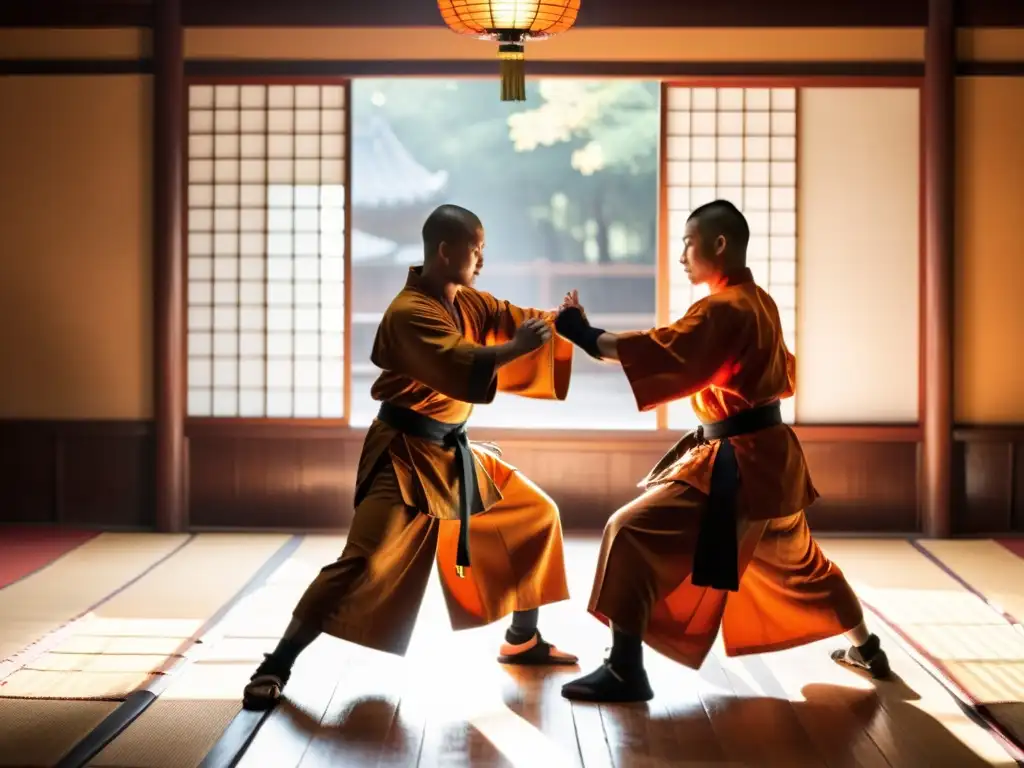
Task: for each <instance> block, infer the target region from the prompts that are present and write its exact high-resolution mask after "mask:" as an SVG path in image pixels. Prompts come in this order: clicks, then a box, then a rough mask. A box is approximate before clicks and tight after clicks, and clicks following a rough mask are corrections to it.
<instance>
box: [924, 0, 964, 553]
mask: <svg viewBox="0 0 1024 768" xmlns="http://www.w3.org/2000/svg"><path fill="white" fill-rule="evenodd" d="M924 73H925V74H924V104H923V109H924V122H925V147H924V164H925V167H924V178H925V185H924V186H925V191H924V206H925V211H924V219H925V259H924V274H923V275H922V277H923V281H924V297H923V298H924V321H925V322H924V327H923V328H922V329H921V332H922V333H923V334H924V336H925V344H924V349H925V355H924V409H923V415H924V423H923V427H924V446H923V448H924V450H923V458H924V466H923V470H924V471H923V485H924V488H923V491H924V493H923V502H924V504H923V513H924V514H923V521H922V522H923V527H924V533H925V535H927V536H931V537H936V538H944V537H948V536H949V535H950V533H951V514H950V513H951V505H952V474H953V258H954V240H953V236H954V232H953V217H954V213H955V210H954V208H955V195H956V192H955V177H954V170H955V156H954V154H955V151H956V147H955V144H954V134H955V121H956V105H955V101H956V24H955V20H954V0H929V1H928V27H927V29H926V31H925V55H924Z"/></svg>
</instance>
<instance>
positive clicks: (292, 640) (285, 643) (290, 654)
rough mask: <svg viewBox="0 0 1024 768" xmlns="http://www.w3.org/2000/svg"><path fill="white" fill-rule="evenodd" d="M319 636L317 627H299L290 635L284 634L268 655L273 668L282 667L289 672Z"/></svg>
mask: <svg viewBox="0 0 1024 768" xmlns="http://www.w3.org/2000/svg"><path fill="white" fill-rule="evenodd" d="M319 635H320V629H319V628H318V627H310V626H300V627H299V628H298V630H296V631H295V632H293V633H292V634H291V635H288V634H286V635H285V636H284V637H282V638H281V640H280V641H279V642H278V644H277V648H275V649H274V652H273V653H272V654H270V658H271V659H273V664H274V667H275V668H276V667H282V668H283V669H286V670H290V669H291V668H292V666H294V664H295V660H296V659H297V658H298V657H299V654H300V653H302V652H303V651H304V650H306V648H308V647H309V646H310V644H311V643H312V642H313V641H314V640H316V639H317V637H319Z"/></svg>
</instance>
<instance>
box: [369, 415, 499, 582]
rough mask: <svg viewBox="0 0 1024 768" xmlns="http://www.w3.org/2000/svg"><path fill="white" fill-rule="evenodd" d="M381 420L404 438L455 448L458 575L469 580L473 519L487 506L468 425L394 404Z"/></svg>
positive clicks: (456, 568)
mask: <svg viewBox="0 0 1024 768" xmlns="http://www.w3.org/2000/svg"><path fill="white" fill-rule="evenodd" d="M377 419H378V420H379V421H382V422H383V423H385V424H387V425H388V426H389V427H391V428H392V429H395V430H397V431H399V432H401V433H402V434H403V435H408V436H409V437H414V438H416V439H419V440H427V441H429V442H431V443H435V444H436V445H442V446H444V447H445V448H454V449H455V462H456V466H457V469H458V472H459V544H458V549H457V550H456V554H455V572H456V573H457V574H458V575H459V578H465V569H466V568H468V567H469V517H470V515H472V514H474V513H476V512H482V511H483V506H484V505H483V501H482V500H481V497H480V486H479V484H478V483H477V478H476V462H475V460H474V458H473V450H472V449H471V448H470V446H469V433H468V432H467V431H466V422H464V421H463V422H461V423H459V424H448V423H446V422H443V421H438V420H437V419H432V418H430V417H429V416H424V415H423V414H422V413H417V412H416V411H413V410H411V409H409V408H401V407H399V406H397V405H392V404H391V403H381V404H380V410H379V411H378V412H377Z"/></svg>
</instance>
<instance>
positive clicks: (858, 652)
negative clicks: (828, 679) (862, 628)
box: [832, 634, 892, 680]
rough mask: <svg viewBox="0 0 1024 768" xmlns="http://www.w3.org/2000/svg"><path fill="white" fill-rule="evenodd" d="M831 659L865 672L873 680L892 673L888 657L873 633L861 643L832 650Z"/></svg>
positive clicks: (881, 678)
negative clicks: (843, 648) (844, 648)
mask: <svg viewBox="0 0 1024 768" xmlns="http://www.w3.org/2000/svg"><path fill="white" fill-rule="evenodd" d="M832 661H834V662H836V663H837V664H843V665H845V666H847V667H853V668H854V669H859V670H862V671H864V672H867V673H869V674H870V675H871V677H873V678H874V679H875V680H885V679H886V678H887V677H889V676H890V675H891V674H892V670H891V669H890V667H889V657H888V656H886V655H885V651H883V650H882V641H881V640H879V639H878V635H874V634H872V635H871V636H870V637H868V639H867V640H866V641H865V642H864V644H863V645H852V646H850V647H849V648H847V649H846V650H845V651H844V650H842V649H838V650H835V651H832Z"/></svg>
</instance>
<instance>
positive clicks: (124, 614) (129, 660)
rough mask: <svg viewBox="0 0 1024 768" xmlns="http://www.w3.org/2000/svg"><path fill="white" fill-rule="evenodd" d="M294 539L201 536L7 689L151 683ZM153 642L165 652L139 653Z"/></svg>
mask: <svg viewBox="0 0 1024 768" xmlns="http://www.w3.org/2000/svg"><path fill="white" fill-rule="evenodd" d="M288 539H289V537H288V536H287V535H284V534H202V535H200V536H197V537H196V538H194V539H193V540H192V541H190V542H189V543H188V544H186V545H185V546H184V547H182V548H181V549H180V550H178V551H177V552H176V553H175V554H174V555H173V556H172V557H170V558H168V559H167V560H165V561H164V562H162V563H160V564H159V565H157V566H156V567H155V568H153V569H152V570H151V571H150V572H148V573H146V574H145V575H144V576H143V577H142V578H140V579H139V580H138V581H136V582H135V583H133V584H131V585H130V586H128V587H127V588H125V589H124V590H123V591H121V592H119V593H118V594H116V595H114V596H113V597H112V598H110V599H109V600H107V601H106V602H104V603H103V604H102V605H100V606H98V607H97V608H96V609H95V610H94V611H92V613H91V615H90V616H89V617H88V619H87V620H85V621H83V622H80V623H79V624H78V625H77V626H76V627H75V631H74V633H73V634H72V635H71V636H70V637H69V638H68V639H67V640H66V641H64V642H62V643H61V644H59V645H58V646H57V647H55V648H53V649H52V650H49V651H48V652H47V653H44V654H42V655H41V656H39V657H38V658H34V659H31V660H29V661H28V662H27V663H26V664H25V665H24V667H23V668H22V669H20V670H18V671H17V672H15V673H14V674H12V675H10V676H9V677H8V678H7V679H6V680H5V681H4V684H3V685H2V686H0V696H4V697H21V698H67V699H123V698H124V697H126V696H127V695H128V694H129V693H131V692H133V691H136V690H140V689H142V688H145V687H146V686H147V685H148V684H150V683H151V681H152V680H153V678H154V676H156V675H159V674H162V673H164V672H166V671H167V669H168V668H169V667H171V666H172V665H173V664H174V663H175V659H176V657H179V656H180V654H182V653H184V652H185V651H186V650H187V649H188V648H189V647H190V646H191V645H192V642H193V640H194V638H195V635H196V633H197V632H198V631H199V630H200V628H201V627H202V626H203V625H204V624H205V623H206V622H207V621H208V620H209V619H210V617H211V616H213V615H214V614H215V613H216V612H217V611H218V610H219V609H220V608H222V606H224V605H225V604H226V603H228V602H229V601H230V600H231V599H232V598H233V597H234V596H235V595H236V594H237V593H238V592H239V591H240V590H241V589H242V588H243V587H244V586H245V584H246V583H247V582H248V581H249V580H250V579H251V578H252V577H253V575H254V574H255V573H256V572H257V571H258V570H259V569H260V568H261V567H262V566H263V564H264V563H265V562H267V560H269V559H270V558H271V557H272V556H273V554H274V553H275V552H276V551H277V550H278V549H280V548H281V546H282V545H283V544H284V543H285V542H286V541H287V540H288ZM90 646H92V647H91V648H90ZM146 646H148V647H149V649H150V650H152V649H153V648H154V647H156V646H159V647H160V648H162V650H163V652H155V653H154V652H150V653H140V650H142V648H143V647H146Z"/></svg>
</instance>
